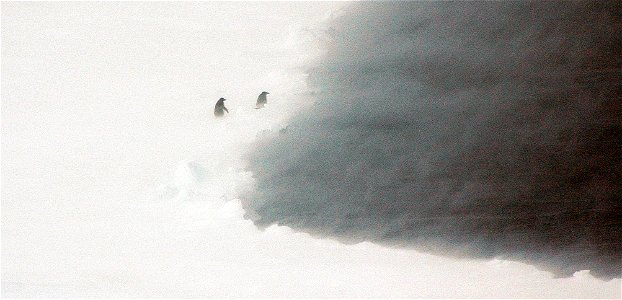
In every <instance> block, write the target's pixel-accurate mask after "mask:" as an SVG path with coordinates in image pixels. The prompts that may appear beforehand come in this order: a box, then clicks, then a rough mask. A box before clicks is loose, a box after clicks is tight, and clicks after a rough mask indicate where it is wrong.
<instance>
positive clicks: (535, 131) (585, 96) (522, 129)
mask: <svg viewBox="0 0 622 300" xmlns="http://www.w3.org/2000/svg"><path fill="white" fill-rule="evenodd" d="M621 13H622V8H621V6H620V3H619V2H617V1H601V2H598V3H596V2H563V3H562V2H542V3H539V2H476V3H472V2H460V3H450V2H423V3H422V2H395V3H359V4H356V5H353V6H352V7H350V9H349V10H348V11H347V12H346V13H345V14H344V15H343V16H341V17H339V18H337V19H336V20H335V21H334V22H332V23H331V27H330V28H329V30H328V31H327V36H329V38H328V39H327V40H326V42H325V48H326V49H327V52H326V53H325V55H324V56H323V57H322V58H321V59H319V60H318V61H316V62H315V63H314V64H312V65H311V66H310V68H309V74H310V75H309V76H310V77H309V78H310V80H309V81H310V86H311V88H312V89H314V90H315V91H316V93H317V101H316V103H315V105H314V106H313V107H311V108H309V109H307V110H305V111H303V112H301V113H299V115H298V116H296V117H295V118H294V119H292V120H291V122H290V123H289V127H288V131H287V134H281V135H277V136H275V137H272V138H270V139H264V140H262V141H261V142H260V143H259V144H258V146H257V148H256V150H255V151H253V152H251V153H250V154H249V155H248V157H249V160H250V164H249V167H248V170H250V171H251V172H253V174H254V176H255V178H256V181H257V182H256V187H257V188H256V189H254V190H252V191H251V192H250V193H249V194H248V195H245V196H244V197H242V198H243V200H244V201H245V202H244V203H245V207H246V208H248V214H247V216H248V217H249V218H251V219H252V220H254V221H255V223H256V224H257V225H259V226H267V225H271V224H279V225H284V226H289V227H292V228H294V229H297V230H302V231H305V232H309V233H312V234H314V235H315V236H317V237H334V238H338V239H339V240H341V241H344V242H349V243H356V242H361V241H372V242H378V243H381V244H383V245H389V246H394V247H405V248H412V249H418V250H421V251H425V252H428V253H435V254H441V255H447V256H451V257H468V258H480V259H492V258H503V259H509V260H515V261H521V262H526V263H530V264H534V265H536V266H537V267H539V268H541V269H543V270H549V271H551V272H553V273H554V274H555V275H556V276H560V277H567V276H572V274H573V273H574V272H576V271H580V270H586V269H589V270H591V274H593V275H595V276H597V277H599V278H602V279H604V280H609V279H611V278H620V276H621V273H620V272H621V270H622V242H621V241H622V223H620V220H619V215H620V213H621V212H622V209H621V207H620V199H621V197H622V195H621V194H620V191H622V186H621V185H620V183H621V182H622V181H621V180H620V179H621V178H622V177H621V173H620V172H621V171H620V170H622V160H621V157H622V155H621V154H622V153H621V152H620V150H621V149H622V148H620V144H621V142H622V127H621V123H620V120H621V118H622V114H621V113H620V112H621V111H622V110H621V108H622V107H621V102H620V96H621V95H622V93H621V90H620V78H621V77H620V75H621V70H622V60H621V57H622V56H621V54H622V53H621V52H620V49H621V48H622V47H620V45H622V43H621V42H622V35H621V34H620V32H621V31H620V29H622V26H621V23H620V20H619V17H620V15H621Z"/></svg>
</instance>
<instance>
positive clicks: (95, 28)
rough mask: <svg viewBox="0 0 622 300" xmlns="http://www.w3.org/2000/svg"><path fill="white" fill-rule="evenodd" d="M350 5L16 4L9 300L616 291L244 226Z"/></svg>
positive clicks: (9, 53)
mask: <svg viewBox="0 0 622 300" xmlns="http://www.w3.org/2000/svg"><path fill="white" fill-rule="evenodd" d="M350 6H351V4H349V3H329V2H322V3H290V2H279V3H271V2H270V3H255V2H253V3H248V2H245V3H234V2H232V3H221V2H219V3H206V2H201V3H198V2H197V3H193V2H178V3H164V2H157V3H156V2H132V3H118V2H117V3H103V2H10V3H3V4H2V79H1V80H2V92H1V93H2V185H1V187H2V191H1V195H2V200H1V201H2V212H1V213H2V241H1V242H2V245H1V247H2V257H1V259H2V260H1V263H2V266H1V272H2V273H1V275H2V296H3V297H16V298H24V297H37V298H41V297H88V298H91V297H183V298H187V297H370V296H371V297H549V298H554V297H562V298H570V297H573V298H576V297H579V298H581V297H583V298H607V297H608V298H611V297H619V295H620V291H619V286H620V281H619V280H617V279H615V280H611V281H603V280H600V279H597V278H594V277H593V276H592V275H589V274H588V272H587V271H579V272H576V273H574V274H573V275H572V276H571V277H569V278H564V279H555V278H553V277H554V275H553V274H551V273H550V272H546V271H540V270H538V269H537V268H536V267H534V266H531V265H528V264H524V263H520V262H512V261H506V260H502V259H492V260H485V261H484V260H468V259H457V258H453V257H449V256H437V255H436V254H435V253H422V252H420V251H417V250H414V249H396V248H392V247H386V245H383V244H375V243H373V242H374V241H366V242H362V243H357V244H344V243H342V242H340V241H338V240H336V239H333V237H330V236H327V237H326V238H318V237H313V236H311V235H310V234H309V233H308V232H306V230H304V229H305V228H300V227H299V228H292V227H294V226H292V227H288V226H277V225H269V224H260V225H262V226H260V227H257V226H256V225H255V224H254V223H253V221H251V220H249V219H247V217H245V215H247V214H249V213H252V212H253V210H251V209H249V207H250V206H249V204H248V203H249V201H258V202H257V203H260V202H259V201H265V198H259V197H247V196H251V195H253V194H254V193H257V192H266V188H265V187H263V186H262V183H265V181H263V179H262V178H263V177H262V174H261V172H260V171H259V172H258V170H254V169H253V168H251V167H250V166H251V165H252V164H251V162H252V163H255V164H256V163H258V162H259V161H258V160H257V159H256V158H254V159H252V160H250V161H249V160H248V158H249V156H252V155H253V153H255V155H260V154H261V153H262V152H261V151H259V150H258V148H257V147H258V146H260V145H262V144H265V143H268V142H269V141H271V138H272V137H273V136H274V135H276V136H290V134H291V133H292V132H293V133H295V132H296V123H297V121H296V120H297V119H299V118H301V117H299V114H300V113H301V112H303V113H304V112H306V111H308V110H309V109H317V108H313V107H314V103H316V104H317V105H322V101H321V99H322V98H321V97H320V95H321V93H322V92H321V91H320V90H319V89H318V88H317V87H318V84H317V83H314V82H317V77H316V78H313V76H314V75H313V72H309V71H308V70H309V67H316V66H318V64H321V63H322V61H324V62H326V60H325V56H324V55H325V54H327V53H330V51H332V50H331V48H330V45H329V44H327V43H330V34H331V32H333V29H331V26H333V25H331V24H333V22H335V21H336V20H338V18H339V17H340V16H343V15H347V14H348V13H349V14H350V15H351V14H358V12H357V11H358V10H357V9H356V8H352V7H350ZM335 66H337V65H335ZM309 74H310V75H309ZM316 74H318V73H316ZM309 76H311V77H312V78H311V81H308V79H309V78H308V77H309ZM308 82H310V83H311V84H310V85H309V83H308ZM264 90H265V91H268V92H270V94H269V95H268V104H267V105H266V107H265V108H263V109H261V110H255V109H254V106H255V101H256V99H257V96H258V95H259V93H260V92H261V91H264ZM220 97H224V98H227V99H228V100H227V101H226V106H227V108H228V109H229V111H230V114H228V115H226V116H225V117H224V118H222V119H215V118H214V117H213V114H212V110H213V106H214V104H215V102H216V100H218V99H219V98H220ZM370 109H371V108H370ZM297 116H298V117H297ZM309 116H310V117H314V116H313V115H309ZM292 118H294V119H292ZM344 120H345V119H344ZM314 122H315V121H314ZM284 128H287V129H286V130H282V129H284ZM309 136H310V137H313V135H309ZM302 145H304V144H302ZM327 145H330V144H327ZM283 157H284V158H286V157H287V156H283ZM274 162H275V166H278V165H280V164H277V162H278V161H274ZM266 163H267V162H266ZM342 200H343V201H344V203H347V202H346V199H342ZM284 207H287V206H284ZM352 236H353V237H355V236H356V235H355V234H354V233H353V234H352Z"/></svg>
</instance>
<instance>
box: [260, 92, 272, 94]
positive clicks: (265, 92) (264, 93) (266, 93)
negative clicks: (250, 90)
mask: <svg viewBox="0 0 622 300" xmlns="http://www.w3.org/2000/svg"><path fill="white" fill-rule="evenodd" d="M261 93H262V94H264V95H267V94H270V93H268V92H261Z"/></svg>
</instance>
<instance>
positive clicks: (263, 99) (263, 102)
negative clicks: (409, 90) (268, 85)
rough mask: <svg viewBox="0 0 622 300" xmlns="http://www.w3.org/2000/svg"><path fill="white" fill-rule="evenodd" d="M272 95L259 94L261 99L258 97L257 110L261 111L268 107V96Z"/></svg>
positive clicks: (266, 93)
mask: <svg viewBox="0 0 622 300" xmlns="http://www.w3.org/2000/svg"><path fill="white" fill-rule="evenodd" d="M268 94H270V93H268V92H261V94H259V97H257V104H256V105H255V109H260V108H263V107H264V105H266V103H268V98H266V95H268Z"/></svg>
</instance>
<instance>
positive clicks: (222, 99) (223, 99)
mask: <svg viewBox="0 0 622 300" xmlns="http://www.w3.org/2000/svg"><path fill="white" fill-rule="evenodd" d="M225 100H227V99H225V98H220V99H218V101H225Z"/></svg>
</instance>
